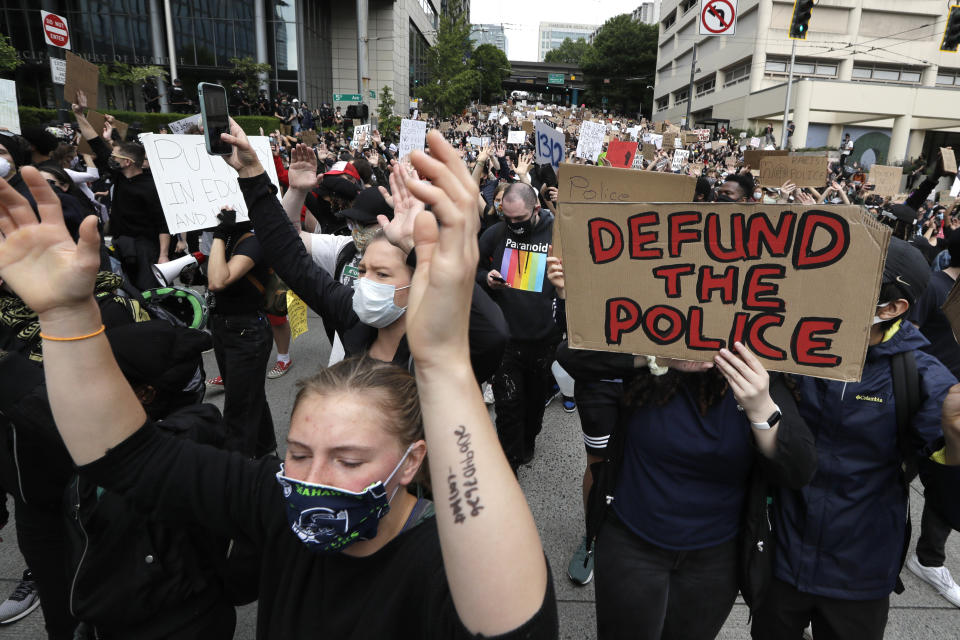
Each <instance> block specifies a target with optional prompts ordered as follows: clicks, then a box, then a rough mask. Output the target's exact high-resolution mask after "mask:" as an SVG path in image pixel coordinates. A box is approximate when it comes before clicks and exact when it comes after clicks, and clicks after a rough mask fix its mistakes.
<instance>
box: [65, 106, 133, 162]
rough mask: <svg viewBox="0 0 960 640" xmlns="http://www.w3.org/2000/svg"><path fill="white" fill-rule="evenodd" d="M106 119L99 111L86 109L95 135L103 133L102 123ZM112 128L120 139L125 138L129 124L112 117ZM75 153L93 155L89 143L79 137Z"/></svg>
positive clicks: (88, 120)
mask: <svg viewBox="0 0 960 640" xmlns="http://www.w3.org/2000/svg"><path fill="white" fill-rule="evenodd" d="M106 121H107V119H106V117H104V115H103V114H102V113H100V112H99V111H94V110H93V109H90V110H88V111H87V122H89V123H90V126H91V127H93V130H94V131H96V132H97V135H100V134H102V133H103V125H104V123H105V122H106ZM113 128H114V129H116V130H117V133H118V134H119V135H120V138H121V139H122V140H126V139H127V129H129V128H130V125H128V124H127V123H126V122H121V121H120V120H117V119H116V118H114V120H113ZM77 153H79V154H80V155H83V154H90V155H94V153H93V149H92V148H91V147H90V143H89V142H87V139H86V138H83V137H81V138H80V144H78V145H77Z"/></svg>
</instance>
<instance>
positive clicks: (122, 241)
mask: <svg viewBox="0 0 960 640" xmlns="http://www.w3.org/2000/svg"><path fill="white" fill-rule="evenodd" d="M113 249H114V253H115V255H116V258H117V259H118V260H119V261H120V264H122V265H123V272H124V274H125V275H126V276H127V279H128V280H129V281H130V282H131V283H132V284H133V286H135V287H136V288H137V289H139V290H140V291H146V290H147V289H156V288H157V287H159V286H160V283H159V282H157V278H156V277H155V276H154V275H153V268H152V267H153V265H155V264H156V263H157V261H158V260H159V259H160V241H159V240H158V239H157V238H145V237H140V238H132V237H130V236H116V237H115V238H114V239H113Z"/></svg>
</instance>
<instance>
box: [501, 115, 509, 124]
mask: <svg viewBox="0 0 960 640" xmlns="http://www.w3.org/2000/svg"><path fill="white" fill-rule="evenodd" d="M508 122H510V118H508V117H507V116H500V124H507V123H508Z"/></svg>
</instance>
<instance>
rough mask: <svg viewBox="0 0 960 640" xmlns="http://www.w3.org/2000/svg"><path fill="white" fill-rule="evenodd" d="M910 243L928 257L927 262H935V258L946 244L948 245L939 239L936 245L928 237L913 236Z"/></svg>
mask: <svg viewBox="0 0 960 640" xmlns="http://www.w3.org/2000/svg"><path fill="white" fill-rule="evenodd" d="M910 244H912V245H913V246H915V247H916V248H917V249H919V250H920V253H922V254H923V257H924V258H926V259H927V264H933V260H934V258H936V257H937V254H938V253H940V252H941V251H943V248H944V246H946V245H944V244H942V243H941V241H939V240H938V241H937V245H936V246H934V245H932V244H930V242H929V241H928V240H927V239H926V238H911V239H910Z"/></svg>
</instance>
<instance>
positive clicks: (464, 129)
mask: <svg viewBox="0 0 960 640" xmlns="http://www.w3.org/2000/svg"><path fill="white" fill-rule="evenodd" d="M471 129H473V126H471V125H470V124H469V123H467V122H461V123H460V124H459V125H457V131H459V132H460V133H470V130H471Z"/></svg>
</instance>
